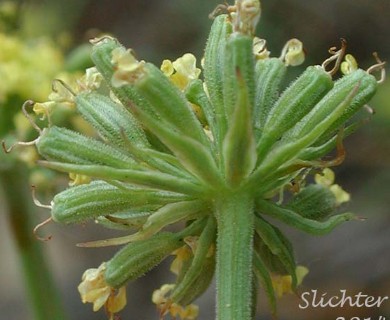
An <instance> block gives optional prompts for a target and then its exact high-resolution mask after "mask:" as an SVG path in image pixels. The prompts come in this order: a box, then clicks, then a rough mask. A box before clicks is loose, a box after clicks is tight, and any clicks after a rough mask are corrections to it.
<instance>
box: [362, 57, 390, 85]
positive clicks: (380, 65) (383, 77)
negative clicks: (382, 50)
mask: <svg viewBox="0 0 390 320" xmlns="http://www.w3.org/2000/svg"><path fill="white" fill-rule="evenodd" d="M372 55H373V56H374V58H375V60H376V62H377V63H376V64H374V65H373V66H371V67H369V68H368V69H367V73H368V74H372V73H373V72H376V71H380V72H381V77H380V79H379V80H378V81H377V82H378V83H379V84H381V83H383V82H385V80H386V69H385V64H386V61H382V60H381V59H380V58H379V56H378V53H377V52H374V53H373V54H372Z"/></svg>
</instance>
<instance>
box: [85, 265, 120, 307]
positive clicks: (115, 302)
mask: <svg viewBox="0 0 390 320" xmlns="http://www.w3.org/2000/svg"><path fill="white" fill-rule="evenodd" d="M105 271H106V265H105V263H102V264H101V265H100V266H99V268H97V269H96V268H92V269H88V270H86V271H85V272H84V274H83V276H82V282H81V283H80V285H79V286H78V290H79V292H80V295H81V300H82V302H83V303H87V302H89V303H92V304H93V311H98V310H99V309H101V307H103V306H105V307H106V309H107V311H108V312H109V313H116V312H118V311H120V310H122V309H123V308H124V307H125V305H126V290H125V288H120V289H119V290H118V291H117V293H116V291H115V290H114V289H113V288H111V287H110V286H109V285H108V284H107V283H106V281H105V278H104V273H105Z"/></svg>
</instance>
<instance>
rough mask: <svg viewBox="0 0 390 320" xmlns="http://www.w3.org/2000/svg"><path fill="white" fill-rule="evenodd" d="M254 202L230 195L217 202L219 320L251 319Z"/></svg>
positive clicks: (239, 195) (233, 194)
mask: <svg viewBox="0 0 390 320" xmlns="http://www.w3.org/2000/svg"><path fill="white" fill-rule="evenodd" d="M253 202H254V201H253V199H252V198H251V197H250V196H249V195H248V194H247V193H243V192H240V191H238V192H229V193H228V194H225V195H224V196H223V197H221V198H220V199H219V200H218V201H217V202H216V214H217V223H218V238H217V246H218V248H217V249H218V250H217V319H218V320H250V319H252V316H251V313H252V309H251V308H252V306H251V304H252V298H251V295H252V289H251V288H252V251H253V249H252V247H253V233H254V227H253V224H254V222H253V221H254V214H253Z"/></svg>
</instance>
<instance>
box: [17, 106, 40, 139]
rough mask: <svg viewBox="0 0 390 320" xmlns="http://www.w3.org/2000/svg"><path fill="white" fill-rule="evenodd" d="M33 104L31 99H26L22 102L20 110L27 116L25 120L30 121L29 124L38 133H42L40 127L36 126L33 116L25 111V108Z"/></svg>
mask: <svg viewBox="0 0 390 320" xmlns="http://www.w3.org/2000/svg"><path fill="white" fill-rule="evenodd" d="M34 104H35V102H34V101H32V100H27V101H26V102H25V103H23V106H22V112H23V114H24V116H25V117H26V118H27V120H28V121H29V122H30V124H31V126H32V127H33V128H34V129H35V130H37V131H38V133H39V134H42V129H41V128H39V127H38V125H37V124H36V123H35V122H34V120H33V118H31V116H30V114H29V113H28V112H27V110H26V108H27V107H31V106H33V105H34Z"/></svg>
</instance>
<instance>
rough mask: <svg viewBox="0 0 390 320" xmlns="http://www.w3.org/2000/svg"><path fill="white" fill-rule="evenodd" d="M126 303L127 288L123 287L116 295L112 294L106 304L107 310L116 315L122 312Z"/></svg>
mask: <svg viewBox="0 0 390 320" xmlns="http://www.w3.org/2000/svg"><path fill="white" fill-rule="evenodd" d="M126 303H127V298H126V288H125V287H122V288H120V289H119V290H118V292H117V293H116V294H115V292H114V291H112V292H111V295H110V297H109V298H108V300H107V303H106V308H107V311H108V312H111V313H116V312H119V311H121V310H122V309H123V308H124V307H125V306H126Z"/></svg>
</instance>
